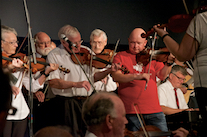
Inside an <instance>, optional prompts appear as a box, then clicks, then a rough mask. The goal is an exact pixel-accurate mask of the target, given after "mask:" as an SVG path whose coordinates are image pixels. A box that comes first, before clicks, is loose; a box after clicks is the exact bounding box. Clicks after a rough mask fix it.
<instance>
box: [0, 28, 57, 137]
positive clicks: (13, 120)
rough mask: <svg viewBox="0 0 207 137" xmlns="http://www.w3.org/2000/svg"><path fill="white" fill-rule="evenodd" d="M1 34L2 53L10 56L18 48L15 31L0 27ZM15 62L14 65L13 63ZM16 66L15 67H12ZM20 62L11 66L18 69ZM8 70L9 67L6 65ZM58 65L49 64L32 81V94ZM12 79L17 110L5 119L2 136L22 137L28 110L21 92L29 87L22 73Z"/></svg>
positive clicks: (16, 74)
mask: <svg viewBox="0 0 207 137" xmlns="http://www.w3.org/2000/svg"><path fill="white" fill-rule="evenodd" d="M1 32H2V38H1V39H2V40H1V45H2V53H3V54H5V55H6V56H10V55H11V54H14V53H15V51H16V48H17V47H18V44H17V43H18V42H17V32H16V31H15V29H13V28H10V27H8V26H3V25H2V26H1ZM13 62H15V63H13ZM14 64H17V65H14ZM22 64H23V63H22V61H21V60H19V59H14V60H13V61H12V65H13V66H15V67H17V66H18V67H20V66H21V65H22ZM8 67H9V68H10V65H8ZM57 67H58V65H56V64H51V66H50V67H48V68H47V69H46V70H45V71H44V74H43V75H42V76H41V77H40V78H39V79H37V80H34V79H32V84H33V85H32V90H31V91H32V92H36V91H37V90H38V89H40V88H42V87H43V84H44V82H45V79H46V76H47V75H48V74H49V73H50V72H51V71H53V70H55V69H57ZM12 76H13V79H12V81H11V83H12V92H13V96H12V106H13V107H15V108H17V110H18V111H17V112H16V114H15V115H9V116H8V117H7V123H6V126H5V128H4V133H3V134H4V136H5V135H12V134H15V135H17V136H24V134H25V131H26V127H27V116H28V114H29V108H28V106H27V103H26V101H25V99H24V96H23V93H22V92H21V89H22V85H24V86H25V87H26V88H27V89H28V90H29V87H30V84H29V79H30V78H29V77H28V76H25V77H24V71H23V70H19V71H15V72H13V73H12Z"/></svg>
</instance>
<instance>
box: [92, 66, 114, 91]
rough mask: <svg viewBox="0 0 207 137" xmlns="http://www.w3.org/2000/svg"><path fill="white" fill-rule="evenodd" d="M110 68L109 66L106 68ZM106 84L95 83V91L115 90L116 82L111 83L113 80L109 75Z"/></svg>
mask: <svg viewBox="0 0 207 137" xmlns="http://www.w3.org/2000/svg"><path fill="white" fill-rule="evenodd" d="M107 67H110V66H107ZM106 69H107V68H103V69H98V71H105V70H106ZM107 79H108V80H107V83H106V84H104V83H103V82H102V81H97V82H95V83H94V87H95V89H96V91H107V92H111V91H115V90H116V89H117V84H116V82H114V81H113V78H112V77H111V76H110V75H107Z"/></svg>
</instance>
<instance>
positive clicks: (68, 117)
mask: <svg viewBox="0 0 207 137" xmlns="http://www.w3.org/2000/svg"><path fill="white" fill-rule="evenodd" d="M84 101H85V99H83V98H81V99H80V98H79V99H77V98H74V97H63V96H56V97H55V98H53V99H50V101H47V102H45V103H44V104H42V106H41V108H40V109H41V110H40V111H41V112H42V114H41V124H40V125H41V126H42V127H41V128H43V127H46V126H56V125H62V126H68V127H70V129H71V131H70V133H71V134H72V135H73V136H74V137H83V136H84V135H85V132H86V125H85V123H84V122H83V120H82V116H81V109H82V106H83V102H84Z"/></svg>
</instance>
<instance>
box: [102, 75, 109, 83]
mask: <svg viewBox="0 0 207 137" xmlns="http://www.w3.org/2000/svg"><path fill="white" fill-rule="evenodd" d="M108 79H109V78H108V76H106V77H105V78H103V79H102V80H101V82H103V83H104V84H105V85H106V84H107V82H108Z"/></svg>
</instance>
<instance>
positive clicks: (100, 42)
mask: <svg viewBox="0 0 207 137" xmlns="http://www.w3.org/2000/svg"><path fill="white" fill-rule="evenodd" d="M102 43H103V42H102V41H92V42H91V44H92V45H95V44H98V45H101V44H102Z"/></svg>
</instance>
